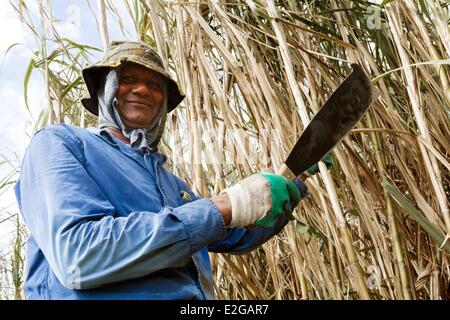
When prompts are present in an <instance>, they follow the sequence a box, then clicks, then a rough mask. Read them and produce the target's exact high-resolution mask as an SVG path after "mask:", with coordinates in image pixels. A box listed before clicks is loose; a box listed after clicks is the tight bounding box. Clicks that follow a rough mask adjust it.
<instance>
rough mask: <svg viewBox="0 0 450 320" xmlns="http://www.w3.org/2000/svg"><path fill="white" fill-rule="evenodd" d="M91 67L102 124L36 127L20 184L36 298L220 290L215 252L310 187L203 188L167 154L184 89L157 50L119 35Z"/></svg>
mask: <svg viewBox="0 0 450 320" xmlns="http://www.w3.org/2000/svg"><path fill="white" fill-rule="evenodd" d="M83 77H84V79H85V82H86V85H87V88H88V91H89V94H90V98H89V99H84V100H83V101H82V103H83V105H84V106H85V107H86V108H87V109H88V110H89V111H90V112H92V113H93V114H95V115H98V117H99V129H97V130H86V129H83V128H78V127H73V126H68V125H52V126H49V127H47V128H44V129H41V130H40V131H38V132H37V133H36V134H35V135H34V137H33V139H32V141H31V143H30V145H29V147H28V149H27V152H26V154H25V156H24V159H23V163H22V170H21V176H20V179H19V180H18V182H17V184H16V185H15V192H16V197H17V201H18V204H19V207H20V210H21V213H22V216H23V218H24V221H25V223H26V224H27V226H28V228H29V230H30V238H29V240H28V248H27V256H28V270H27V279H26V284H25V293H26V298H27V299H214V298H215V294H214V287H213V280H212V273H211V265H210V260H209V256H208V252H227V253H231V254H242V253H246V252H249V251H251V250H253V249H255V248H257V247H258V246H260V245H261V244H263V243H264V242H266V241H267V240H268V239H270V238H271V237H272V236H273V235H275V234H277V233H278V232H279V231H280V230H281V229H282V228H283V227H284V226H285V225H286V223H287V222H288V217H287V215H289V214H290V213H291V211H292V209H293V207H295V206H296V205H297V204H298V202H299V201H300V199H301V198H302V197H303V196H304V195H305V193H306V189H305V187H304V185H303V184H301V182H300V184H299V187H300V189H299V188H298V187H297V186H296V185H295V184H293V183H292V182H290V181H289V180H287V179H285V178H284V177H281V176H277V175H275V174H269V173H259V174H255V175H252V176H250V177H248V178H246V179H244V180H243V181H241V182H239V183H238V184H236V185H234V186H232V187H230V188H228V189H226V190H224V192H222V193H221V194H219V195H218V196H214V197H212V198H211V199H202V198H199V197H198V196H196V195H194V194H193V193H192V191H191V190H190V189H189V187H188V186H187V185H186V183H184V182H183V181H181V180H180V179H179V178H177V177H176V176H174V175H173V174H171V173H170V172H168V171H167V170H166V169H165V168H164V167H163V164H164V162H165V161H166V157H165V156H164V155H162V154H160V153H158V152H157V146H158V143H159V140H160V138H161V135H162V132H163V129H164V124H165V119H166V115H167V113H168V112H170V111H172V110H173V109H174V108H175V107H176V106H177V105H178V104H179V103H180V102H181V101H182V99H183V95H182V94H181V93H180V91H179V89H178V86H177V84H176V83H175V81H174V80H172V79H171V78H170V76H169V74H168V73H167V72H166V70H164V67H163V64H162V62H161V59H160V58H159V57H158V55H157V54H156V53H155V52H154V51H153V50H152V49H151V48H150V47H148V46H146V45H144V44H141V43H135V42H113V43H112V44H111V46H110V47H109V48H108V50H107V53H106V55H105V57H104V58H103V60H102V61H101V62H99V63H98V64H96V65H94V66H92V67H90V68H87V69H85V70H83ZM300 190H302V192H300ZM250 225H253V227H252V228H246V227H247V226H250Z"/></svg>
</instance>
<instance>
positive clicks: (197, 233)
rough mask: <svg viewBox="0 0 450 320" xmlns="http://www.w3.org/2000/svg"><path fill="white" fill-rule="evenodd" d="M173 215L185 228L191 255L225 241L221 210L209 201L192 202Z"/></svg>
mask: <svg viewBox="0 0 450 320" xmlns="http://www.w3.org/2000/svg"><path fill="white" fill-rule="evenodd" d="M173 214H174V215H175V216H176V217H177V218H178V219H179V220H180V221H181V222H182V223H183V225H184V226H185V229H186V232H187V235H188V241H189V245H190V251H191V254H193V253H195V252H197V251H198V250H200V249H202V248H204V247H207V246H208V245H210V244H211V243H213V242H215V241H217V240H220V239H223V238H224V237H225V235H226V231H225V221H224V219H223V216H222V214H221V213H220V211H219V208H217V206H216V205H215V204H214V203H213V202H212V201H210V200H208V199H200V200H196V201H192V202H190V203H188V204H185V205H182V206H180V207H177V208H175V209H174V210H173Z"/></svg>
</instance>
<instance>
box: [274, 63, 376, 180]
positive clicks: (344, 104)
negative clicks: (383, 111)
mask: <svg viewBox="0 0 450 320" xmlns="http://www.w3.org/2000/svg"><path fill="white" fill-rule="evenodd" d="M351 66H352V68H353V71H352V73H350V75H349V76H347V78H345V80H344V81H343V82H342V83H341V84H340V85H339V87H338V88H337V89H336V90H335V91H334V92H333V93H332V94H331V96H330V97H329V98H328V99H327V101H326V102H325V104H324V105H323V106H322V107H321V108H320V110H319V111H318V112H317V114H316V115H315V116H314V118H313V119H312V120H311V122H310V123H309V124H308V126H307V127H306V129H305V130H304V131H303V133H302V134H301V136H300V138H298V140H297V142H296V144H295V145H294V147H293V148H292V150H291V152H290V154H289V156H288V157H287V159H286V161H285V163H284V164H283V165H282V166H281V167H280V169H279V170H278V173H279V174H282V175H284V176H285V177H287V178H289V179H292V180H293V179H295V178H296V177H298V176H299V175H300V174H301V173H303V172H304V171H305V170H306V169H308V168H309V167H310V166H312V165H314V164H316V163H317V162H318V161H320V160H321V159H322V158H323V157H324V156H325V155H326V154H327V153H328V152H330V151H331V150H332V149H333V148H334V146H336V145H337V144H338V143H339V142H340V141H341V140H342V139H343V138H344V137H345V136H346V135H347V133H348V132H349V131H350V130H351V129H352V128H353V127H354V126H355V125H356V123H358V121H359V120H360V119H361V118H362V116H363V115H364V113H365V112H366V111H367V109H368V108H369V106H370V105H371V104H372V102H373V101H375V99H376V98H377V97H378V96H379V94H380V92H379V90H378V89H377V88H376V87H375V86H374V85H373V84H372V83H371V81H370V79H369V77H368V76H367V75H366V73H365V72H364V70H363V69H362V68H361V66H359V65H358V64H352V65H351Z"/></svg>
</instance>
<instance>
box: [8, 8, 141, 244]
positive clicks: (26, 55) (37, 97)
mask: <svg viewBox="0 0 450 320" xmlns="http://www.w3.org/2000/svg"><path fill="white" fill-rule="evenodd" d="M12 2H13V3H14V4H15V5H17V3H18V1H17V0H13V1H12ZM45 2H47V1H44V3H45ZM51 2H52V4H53V17H54V19H56V20H59V22H57V23H56V24H55V26H56V29H57V31H58V33H59V34H60V36H61V37H67V38H70V39H72V40H74V41H77V42H79V43H82V44H88V45H91V46H95V47H101V39H100V35H99V32H98V29H97V24H96V21H95V18H94V14H97V1H96V0H91V1H89V3H90V7H91V9H92V11H93V12H94V13H93V12H92V11H91V9H90V8H89V6H88V1H87V0H57V1H51ZM26 3H27V5H28V6H29V8H30V11H31V13H32V16H33V17H34V19H35V22H36V23H38V21H39V15H38V13H39V11H38V7H37V5H36V3H38V1H34V0H32V1H26ZM114 4H116V5H117V6H118V7H117V9H118V11H119V14H120V16H121V17H122V18H123V19H124V20H125V22H126V24H125V29H126V30H127V31H128V33H127V34H131V37H130V36H128V37H127V39H130V40H133V38H132V37H134V36H135V32H134V29H133V27H132V24H131V22H132V21H131V18H129V14H128V11H127V10H126V9H125V7H124V6H123V1H114ZM108 22H109V34H110V39H111V40H113V39H114V40H116V39H124V38H125V36H124V35H123V34H122V32H121V30H120V29H119V27H118V25H117V23H115V20H114V18H113V17H111V16H109V17H108ZM0 30H2V31H1V33H0V83H1V85H0V102H1V104H0V153H2V154H6V155H8V158H10V159H15V158H16V157H15V156H14V154H17V158H18V159H19V160H20V159H21V158H22V156H23V154H24V151H25V149H26V146H27V145H28V143H29V139H28V138H27V137H26V135H25V133H26V132H30V131H31V124H32V123H33V122H34V120H35V119H36V118H37V116H38V115H39V112H40V110H41V109H42V108H43V107H44V106H45V96H44V90H43V78H42V75H41V74H40V73H39V72H35V73H34V74H33V75H32V77H31V79H30V81H29V85H28V92H29V94H28V96H29V106H30V112H31V115H30V114H29V112H28V111H27V109H26V107H25V102H24V98H23V90H24V76H25V72H26V69H27V66H28V63H29V61H30V59H31V57H32V50H33V49H34V48H35V45H36V44H35V40H34V38H33V35H32V33H31V32H30V31H29V29H27V27H25V26H24V25H23V24H22V23H21V22H20V20H19V18H18V16H17V14H16V12H15V11H14V9H13V7H12V6H11V5H10V3H9V1H7V0H0ZM14 43H20V45H19V46H15V47H14V48H13V49H11V50H10V51H9V52H8V54H7V55H5V51H6V50H7V48H8V47H10V46H11V45H12V44H14ZM1 160H2V159H0V163H1ZM15 164H17V162H15ZM10 169H11V168H10V167H9V166H7V165H0V179H1V178H3V177H4V176H5V174H7V173H8V172H9V171H10ZM15 212H18V209H17V206H16V205H15V198H14V193H13V191H12V188H10V190H8V191H7V192H6V193H4V194H0V220H2V217H5V216H7V215H8V213H15ZM7 229H9V228H8V227H7V226H6V225H5V224H4V223H3V224H1V225H0V238H3V236H4V234H5V232H7V231H5V230H7ZM9 231H10V230H8V232H9ZM1 249H2V248H1V245H0V252H1Z"/></svg>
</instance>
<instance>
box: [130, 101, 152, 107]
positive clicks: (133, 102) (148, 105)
mask: <svg viewBox="0 0 450 320" xmlns="http://www.w3.org/2000/svg"><path fill="white" fill-rule="evenodd" d="M126 103H132V104H140V105H143V106H146V107H150V104H149V103H148V101H139V100H127V101H126Z"/></svg>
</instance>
